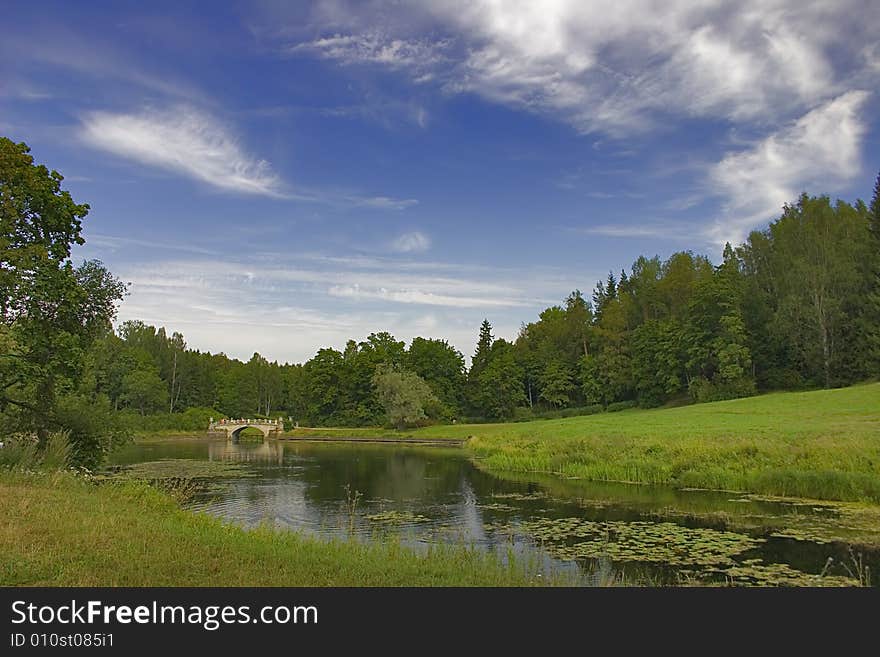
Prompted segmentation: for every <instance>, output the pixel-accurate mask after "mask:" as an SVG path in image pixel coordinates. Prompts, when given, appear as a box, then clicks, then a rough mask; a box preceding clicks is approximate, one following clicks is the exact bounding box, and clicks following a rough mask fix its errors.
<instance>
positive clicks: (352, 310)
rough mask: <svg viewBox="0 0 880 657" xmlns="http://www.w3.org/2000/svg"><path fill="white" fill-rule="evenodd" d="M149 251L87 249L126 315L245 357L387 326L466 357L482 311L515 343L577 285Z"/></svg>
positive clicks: (297, 258) (359, 262) (527, 276)
mask: <svg viewBox="0 0 880 657" xmlns="http://www.w3.org/2000/svg"><path fill="white" fill-rule="evenodd" d="M141 251H142V253H141V257H142V258H143V259H144V262H142V263H140V264H137V263H131V262H119V263H114V262H113V253H112V252H110V253H107V252H102V251H101V250H100V249H99V250H98V251H97V252H89V253H88V254H87V255H88V256H90V257H101V258H102V259H104V260H105V262H107V263H108V266H109V267H111V268H112V269H113V271H114V272H116V273H117V275H119V276H121V277H122V279H123V280H126V281H130V282H131V287H130V295H129V296H128V297H126V300H125V301H124V302H123V304H122V306H121V308H120V313H119V321H124V320H126V319H142V320H144V321H146V322H148V323H150V324H154V325H156V326H167V327H169V328H173V329H174V330H179V331H182V332H183V333H184V335H185V336H186V338H187V341H188V343H189V344H190V345H191V346H193V347H194V348H198V349H202V350H210V351H213V352H217V351H224V352H226V353H227V354H230V355H233V356H236V357H239V358H245V359H246V358H249V357H250V355H251V354H252V353H253V352H254V351H255V350H256V351H259V352H260V353H262V354H263V355H265V356H266V357H268V358H270V359H281V360H288V361H303V360H306V359H308V358H310V357H311V356H313V355H314V354H315V352H316V351H317V350H318V349H319V348H322V347H327V346H334V347H336V348H340V347H341V346H342V345H344V344H345V342H346V340H348V339H352V338H353V339H362V338H363V337H365V336H366V335H368V334H369V333H370V332H373V331H378V330H389V331H391V332H392V333H393V334H394V335H395V336H397V338H398V339H404V340H410V339H412V338H413V337H415V336H417V335H421V336H422V337H438V338H444V339H448V340H450V342H451V343H452V344H454V345H456V347H457V348H459V349H460V350H461V351H462V353H464V354H466V355H467V354H470V353H472V352H473V347H474V344H475V341H476V337H477V330H478V327H479V324H480V321H482V319H483V317H489V319H490V321H492V323H493V326H495V328H496V334H497V335H498V336H503V337H506V338H511V339H512V338H515V337H516V332H517V328H518V326H519V324H520V321H521V320H522V319H523V318H525V317H528V316H529V315H530V314H531V313H532V312H534V313H537V312H538V311H540V310H541V309H543V308H544V307H546V306H547V305H549V304H550V303H554V302H558V301H559V299H561V298H563V297H564V296H565V294H567V293H568V291H570V290H571V289H574V288H575V287H577V285H576V284H575V283H574V282H573V281H571V280H570V279H567V278H565V277H563V276H561V272H559V271H557V270H545V269H541V268H537V267H536V268H532V269H531V270H529V271H523V270H522V268H516V269H510V270H508V269H503V268H490V267H486V266H482V265H481V266H470V265H460V264H455V263H446V262H439V263H438V262H435V263H430V262H429V263H421V262H415V261H410V262H401V261H399V259H398V258H394V259H390V258H389V259H382V258H365V257H362V256H355V257H351V258H346V257H341V256H332V257H324V256H321V255H319V254H318V255H312V256H309V255H306V256H302V255H297V254H289V253H285V254H272V253H262V254H260V258H259V259H254V258H253V256H252V255H251V256H248V257H246V258H243V259H242V260H240V261H239V260H236V259H235V257H234V256H231V257H228V258H223V259H216V258H198V257H197V256H194V255H190V254H188V255H187V256H186V258H185V259H180V260H177V259H162V258H160V257H156V255H157V254H158V253H160V252H161V249H160V247H159V246H158V245H157V246H155V247H153V246H151V245H148V244H146V243H144V245H143V247H142V249H141ZM438 274H439V275H438ZM594 278H595V276H592V275H591V276H587V277H586V278H585V279H584V280H593V279H594ZM426 313H427V314H426ZM230 327H232V329H231V328H230Z"/></svg>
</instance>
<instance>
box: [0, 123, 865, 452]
mask: <svg viewBox="0 0 880 657" xmlns="http://www.w3.org/2000/svg"><path fill="white" fill-rule="evenodd" d="M62 180H63V178H62V176H61V175H60V174H58V173H57V172H55V171H51V172H50V171H49V170H48V169H47V168H46V167H45V166H41V165H36V164H34V162H33V158H32V157H31V156H30V155H29V149H28V147H27V146H26V145H25V144H16V143H14V142H12V141H11V140H9V139H6V138H0V316H2V324H0V351H2V359H0V377H2V378H0V421H3V422H4V426H5V427H7V428H9V429H11V430H13V431H20V432H31V433H33V434H34V435H35V436H37V437H38V439H39V440H44V439H45V436H46V435H47V434H48V433H49V432H50V431H55V430H64V431H67V432H69V434H70V436H71V438H72V439H73V441H74V443H75V444H76V445H77V446H78V447H77V449H78V454H79V455H80V461H81V462H83V463H86V464H89V463H95V462H97V460H99V459H100V455H101V454H102V453H103V452H105V451H107V450H108V449H110V448H112V446H113V445H114V444H115V443H117V442H118V441H120V440H122V439H123V438H124V436H125V434H126V431H127V430H128V429H130V428H131V427H132V426H154V427H157V428H158V427H159V425H160V424H161V422H165V423H166V424H167V425H168V426H169V428H201V427H202V426H204V425H206V423H207V418H208V416H210V415H213V416H215V417H219V416H222V415H225V416H242V415H247V416H254V415H258V416H273V417H274V416H283V417H289V418H292V419H293V420H295V421H297V422H299V423H300V424H302V425H316V426H320V425H340V426H357V425H376V424H380V423H383V422H385V423H391V424H394V425H396V426H399V427H403V426H411V425H414V424H420V423H425V422H448V421H463V420H506V419H511V418H516V419H526V418H529V417H535V416H548V415H554V414H556V415H564V414H569V413H570V414H576V413H589V412H596V411H599V410H615V409H618V408H623V407H627V406H635V405H640V406H646V407H647V406H657V405H661V404H664V403H668V402H671V401H685V400H692V401H698V402H699V401H710V400H718V399H728V398H733V397H740V396H745V395H751V394H755V393H756V392H758V391H765V390H790V389H802V388H810V387H833V386H843V385H847V384H850V383H853V382H856V381H860V380H864V379H868V378H874V377H877V376H880V176H878V179H877V185H876V186H875V189H874V193H873V198H872V201H871V203H870V205H867V204H865V203H864V202H862V201H856V202H855V203H853V204H850V203H847V202H844V201H841V200H837V201H834V202H832V201H831V199H830V198H829V197H828V196H817V197H814V196H808V195H806V194H804V195H802V196H801V197H800V198H799V199H797V201H796V202H794V203H792V204H789V205H786V206H784V208H783V211H782V214H781V216H780V217H779V218H778V219H777V220H775V221H773V222H772V223H771V224H770V225H769V226H768V227H767V228H766V229H764V230H760V231H754V232H752V233H751V234H750V235H749V236H748V238H747V239H746V241H745V242H744V243H743V244H740V245H739V246H737V247H732V246H731V245H729V244H728V245H726V247H725V249H724V252H723V256H722V259H721V262H720V263H719V264H718V265H713V263H712V262H711V261H710V260H709V258H708V257H706V256H703V255H698V254H695V253H693V252H692V251H681V252H678V253H674V254H672V255H671V256H670V257H669V258H667V259H665V260H661V259H660V258H659V257H656V256H655V257H651V258H649V257H645V256H643V257H639V258H638V259H637V260H636V261H635V262H634V263H633V264H632V266H631V267H630V268H629V269H628V270H627V269H622V270H621V271H620V272H619V273H615V272H611V273H609V274H608V276H607V278H606V279H605V280H602V281H599V282H598V283H597V284H596V285H595V288H594V290H593V292H592V294H591V295H590V296H589V298H588V297H586V296H585V295H584V294H583V293H582V292H580V291H579V290H575V291H573V292H572V293H571V294H570V295H568V297H567V298H566V299H565V300H564V301H563V302H562V303H560V304H558V305H554V306H551V307H549V308H547V309H545V310H544V311H543V312H541V313H540V315H539V316H538V318H537V319H536V321H533V322H530V323H528V324H523V325H522V327H521V329H520V331H519V334H518V336H517V337H516V339H515V340H512V341H510V340H505V339H503V338H496V337H495V336H494V335H493V329H492V326H491V324H490V322H489V321H488V320H485V321H483V323H482V325H481V326H480V327H479V334H478V342H477V347H476V350H475V352H474V354H473V356H472V358H471V364H470V367H466V363H465V359H464V356H463V355H462V354H461V353H460V352H459V351H458V350H456V349H455V348H454V347H453V346H452V345H450V344H449V343H448V342H447V341H445V340H440V339H430V338H422V337H417V338H414V339H413V340H412V341H411V342H410V343H409V344H408V345H407V344H406V343H405V342H403V341H400V340H397V339H395V337H394V336H392V335H391V334H390V333H388V332H384V331H383V332H376V333H371V334H370V335H368V336H367V337H366V338H365V339H363V340H361V341H355V340H349V341H348V342H347V343H346V344H345V345H344V347H342V348H341V349H335V348H332V347H327V348H323V349H320V350H319V351H318V352H317V353H316V354H315V356H314V357H312V358H311V359H310V360H308V361H307V362H305V363H302V364H290V363H278V362H277V361H269V360H268V359H267V358H265V357H264V356H262V355H260V354H258V353H255V354H254V355H253V356H252V357H251V358H250V359H249V360H248V361H247V362H242V361H240V360H237V359H234V358H229V357H227V356H226V355H224V354H222V353H221V354H212V353H207V352H202V351H199V350H197V349H191V348H189V347H188V346H187V344H186V340H185V338H184V336H183V335H182V334H180V333H177V332H172V333H171V334H170V335H169V334H168V332H167V331H166V329H165V328H162V327H160V328H156V327H153V326H148V325H146V324H144V323H143V322H140V321H127V322H123V323H122V324H121V325H120V326H119V327H118V328H117V329H116V330H114V329H113V327H112V322H113V320H114V319H115V313H116V307H117V305H118V303H119V301H120V300H121V299H122V298H123V297H124V295H125V293H126V288H125V286H124V285H123V284H122V283H121V282H120V281H119V280H118V279H117V278H115V277H114V276H113V275H112V274H111V273H110V272H108V271H107V270H106V268H104V266H103V265H102V264H101V263H100V262H97V261H90V262H85V263H82V264H81V265H79V266H75V265H74V264H73V263H72V261H71V248H72V246H73V245H74V244H82V243H83V238H82V235H81V227H82V219H83V218H84V217H85V216H86V214H87V213H88V210H89V207H88V205H85V204H76V203H75V202H74V201H73V199H72V198H71V197H70V195H69V193H67V192H66V191H63V190H62V189H61V182H62ZM291 339H296V336H295V335H292V336H291ZM150 418H153V420H150ZM156 418H164V420H161V421H160V420H157V419H156ZM149 422H153V424H149ZM157 422H158V424H157Z"/></svg>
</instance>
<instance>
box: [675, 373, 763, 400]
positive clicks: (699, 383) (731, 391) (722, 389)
mask: <svg viewBox="0 0 880 657" xmlns="http://www.w3.org/2000/svg"><path fill="white" fill-rule="evenodd" d="M688 391H689V392H690V394H691V397H693V399H694V401H696V402H698V403H702V402H713V401H723V400H725V399H738V398H740V397H751V396H752V395H756V394H758V391H757V389H756V388H755V382H754V381H753V380H752V379H750V378H747V377H742V378H739V379H736V380H735V381H725V382H723V383H713V382H712V381H709V380H708V379H706V378H705V377H697V378H696V379H693V380H691V382H690V384H689V385H688Z"/></svg>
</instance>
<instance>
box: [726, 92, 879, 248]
mask: <svg viewBox="0 0 880 657" xmlns="http://www.w3.org/2000/svg"><path fill="white" fill-rule="evenodd" d="M867 98H868V93H867V92H865V91H849V92H847V93H845V94H842V95H841V96H839V97H837V98H835V99H833V100H831V101H829V102H827V103H825V104H823V105H821V106H820V107H817V108H816V109H814V110H812V111H810V112H808V113H807V114H805V115H804V116H803V117H801V118H800V119H798V120H797V121H795V122H794V123H792V124H790V125H787V126H785V127H783V128H782V129H780V130H778V131H776V132H774V133H773V134H771V135H770V136H768V137H766V138H765V139H762V140H760V141H758V142H757V143H755V144H753V145H751V146H750V147H748V148H746V149H744V150H742V151H738V152H735V153H731V154H729V155H727V156H726V157H724V158H723V159H722V160H721V161H720V162H718V163H717V164H716V165H715V166H714V167H713V168H712V169H711V171H710V173H709V181H710V185H711V186H712V187H713V189H714V191H715V192H716V193H717V194H719V195H720V196H722V197H723V198H724V207H723V212H724V216H723V217H722V218H721V219H719V220H718V221H717V222H715V223H714V224H713V225H712V226H711V228H710V229H709V236H710V237H711V238H712V239H713V240H714V241H715V242H716V243H723V242H725V241H730V242H732V243H735V242H737V241H738V240H741V239H742V238H743V237H745V235H746V233H747V232H748V231H749V229H751V228H754V227H755V226H756V225H759V224H762V223H764V222H766V221H768V220H770V219H773V218H774V217H775V216H778V215H779V214H780V212H781V209H782V205H783V204H784V203H786V202H791V201H793V200H794V199H795V198H797V196H798V195H799V193H800V192H801V191H805V190H807V189H822V190H824V191H829V192H830V191H834V189H835V188H838V187H840V186H842V185H843V184H845V183H846V182H848V181H849V180H851V179H852V178H854V177H855V176H857V175H858V173H859V171H860V169H861V143H862V136H863V135H864V132H865V125H864V122H863V120H862V119H861V117H860V115H859V110H860V109H861V107H862V105H863V104H864V103H865V101H866V100H867Z"/></svg>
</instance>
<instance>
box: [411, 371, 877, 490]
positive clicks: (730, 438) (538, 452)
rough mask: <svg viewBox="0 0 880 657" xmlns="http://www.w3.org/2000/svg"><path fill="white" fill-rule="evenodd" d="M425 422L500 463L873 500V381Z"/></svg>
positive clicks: (600, 477) (480, 457) (485, 461)
mask: <svg viewBox="0 0 880 657" xmlns="http://www.w3.org/2000/svg"><path fill="white" fill-rule="evenodd" d="M434 432H443V433H445V434H446V435H450V434H456V433H457V434H458V435H470V436H472V439H471V440H470V441H469V443H468V448H469V449H470V450H471V451H472V452H473V454H474V455H475V457H476V460H477V463H478V464H480V465H481V466H483V467H486V468H489V469H491V470H493V471H497V472H499V473H503V472H505V471H508V472H542V473H552V474H556V475H561V476H564V477H576V478H582V479H590V480H596V481H624V482H636V483H646V484H667V485H671V486H677V487H694V488H714V489H725V490H737V491H746V492H752V493H761V494H768V495H781V496H791V497H811V498H817V499H828V500H846V501H869V502H874V503H877V502H880V384H878V383H874V384H868V385H859V386H853V387H851V388H843V389H839V390H819V391H813V392H798V393H776V394H769V395H762V396H758V397H750V398H745V399H736V400H730V401H721V402H712V403H706V404H697V405H693V406H683V407H677V408H664V409H653V410H624V411H621V412H619V413H613V414H607V413H602V414H596V415H590V416H587V417H575V418H569V419H558V420H538V421H534V422H522V423H509V424H485V425H459V426H457V427H448V426H447V427H431V428H429V429H424V430H420V431H417V432H415V435H417V436H419V437H422V436H424V437H427V436H430V435H432V434H433V433H434Z"/></svg>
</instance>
